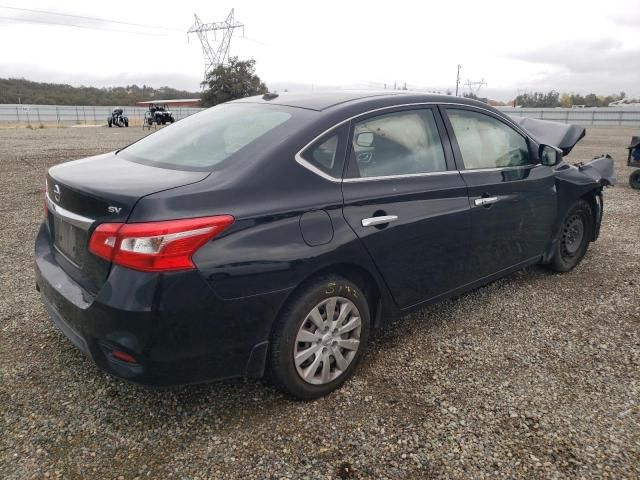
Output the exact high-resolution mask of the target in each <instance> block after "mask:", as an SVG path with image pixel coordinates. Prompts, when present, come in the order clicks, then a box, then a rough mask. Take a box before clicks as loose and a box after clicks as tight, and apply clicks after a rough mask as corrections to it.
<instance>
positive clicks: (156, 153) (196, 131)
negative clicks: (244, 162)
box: [118, 104, 291, 170]
mask: <svg viewBox="0 0 640 480" xmlns="http://www.w3.org/2000/svg"><path fill="white" fill-rule="evenodd" d="M290 119H291V109H287V108H286V107H277V106H271V105H252V104H222V105H217V106H215V107H213V108H209V109H208V110H205V111H203V112H200V113H197V114H195V115H191V116H190V117H187V118H185V119H184V120H180V121H179V122H177V123H175V124H173V125H171V126H169V127H165V128H163V129H162V130H159V131H158V132H156V133H154V134H153V135H149V136H148V137H145V138H143V139H141V140H140V141H138V142H136V143H134V144H132V145H130V146H128V147H126V148H125V149H123V150H121V151H120V152H118V155H122V156H123V157H124V158H125V159H127V160H131V161H134V162H138V163H144V164H147V165H154V166H158V167H167V168H174V169H179V170H213V169H214V168H215V166H216V165H218V164H219V163H221V162H223V161H224V160H226V159H227V158H229V157H231V156H232V155H233V154H234V153H236V152H237V151H238V150H240V149H242V148H244V147H246V146H248V145H250V144H251V143H253V142H255V141H256V140H258V139H259V138H260V137H262V136H263V135H265V134H267V133H268V132H270V131H271V130H274V129H275V128H277V127H279V126H281V125H283V124H285V123H286V122H287V121H289V120H290Z"/></svg>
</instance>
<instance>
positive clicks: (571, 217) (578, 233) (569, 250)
mask: <svg viewBox="0 0 640 480" xmlns="http://www.w3.org/2000/svg"><path fill="white" fill-rule="evenodd" d="M592 232H593V213H592V211H591V206H590V205H589V203H588V202H586V201H585V200H578V201H577V202H576V203H574V204H573V205H572V206H571V208H569V211H568V212H567V215H566V216H565V218H564V220H563V221H562V227H561V232H560V239H559V240H558V243H557V245H556V247H555V252H554V254H553V258H552V259H551V262H550V263H549V266H550V267H551V268H552V269H553V270H555V271H556V272H568V271H570V270H573V269H574V268H575V267H576V266H577V265H578V264H579V263H580V261H581V260H582V258H583V257H584V255H585V254H586V253H587V249H588V248H589V242H590V241H591V235H592Z"/></svg>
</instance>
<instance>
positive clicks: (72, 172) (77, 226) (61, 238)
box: [47, 153, 209, 293]
mask: <svg viewBox="0 0 640 480" xmlns="http://www.w3.org/2000/svg"><path fill="white" fill-rule="evenodd" d="M208 175H209V172H202V171H200V172H195V171H181V170H169V169H166V168H159V167H154V166H149V165H142V164H139V163H134V162H130V161H128V160H125V159H123V158H121V157H119V156H118V155H117V154H116V153H109V154H104V155H98V156H95V157H90V158H86V159H82V160H77V161H74V162H68V163H64V164H61V165H57V166H55V167H52V168H51V169H50V170H49V172H48V174H47V205H48V224H49V231H50V234H51V240H52V243H53V246H54V255H55V256H56V260H57V261H58V263H59V264H60V265H61V267H62V268H63V269H64V270H65V271H66V272H67V273H68V274H69V276H71V277H72V278H73V279H74V280H75V281H76V282H78V283H79V284H80V285H82V286H83V287H84V288H85V289H86V290H88V291H89V292H91V293H96V292H97V291H98V290H99V288H100V287H101V286H102V284H103V283H104V281H105V280H106V277H107V275H108V273H109V269H110V263H109V262H107V261H105V260H103V259H100V258H98V257H96V256H95V255H93V254H92V253H90V252H89V251H88V243H89V238H90V236H91V233H92V232H93V230H94V229H95V228H96V226H97V225H99V224H101V223H105V222H111V223H119V222H125V221H126V220H127V218H128V217H129V215H130V213H131V210H132V209H133V207H134V206H135V204H136V203H137V202H138V200H139V199H141V198H142V197H145V196H147V195H150V194H153V193H157V192H160V191H163V190H168V189H171V188H176V187H180V186H183V185H188V184H191V183H195V182H199V181H201V180H203V179H205V178H206V177H207V176H208Z"/></svg>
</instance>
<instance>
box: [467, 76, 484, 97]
mask: <svg viewBox="0 0 640 480" xmlns="http://www.w3.org/2000/svg"><path fill="white" fill-rule="evenodd" d="M486 84H487V82H486V81H485V79H484V78H481V79H480V80H479V81H477V82H472V81H471V80H469V79H467V83H465V85H466V86H467V88H468V89H469V93H471V94H473V95H475V96H476V97H478V98H479V97H480V89H481V88H482V87H483V86H484V85H486Z"/></svg>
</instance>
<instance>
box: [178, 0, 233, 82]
mask: <svg viewBox="0 0 640 480" xmlns="http://www.w3.org/2000/svg"><path fill="white" fill-rule="evenodd" d="M233 11H234V9H233V8H232V9H231V12H229V15H227V19H226V20H224V21H223V22H213V23H202V21H201V20H200V18H199V17H198V15H196V14H195V13H194V14H193V16H194V19H195V20H194V22H193V25H192V26H191V28H189V30H188V31H187V35H189V34H191V33H195V34H196V35H198V38H199V39H200V44H201V45H202V53H203V55H204V78H205V79H206V78H207V74H208V73H209V72H210V71H212V70H214V69H215V68H216V67H217V66H218V65H224V64H225V62H226V61H227V58H228V55H229V47H230V46H231V37H232V35H233V31H234V30H235V29H236V28H242V35H243V36H244V24H242V23H240V22H237V21H236V20H235V18H234V16H233ZM218 31H221V32H222V39H221V40H220V42H219V43H218V45H217V48H215V47H214V46H212V45H211V43H210V42H209V35H208V33H209V32H213V40H214V42H215V41H216V40H217V39H216V33H217V32H218Z"/></svg>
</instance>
